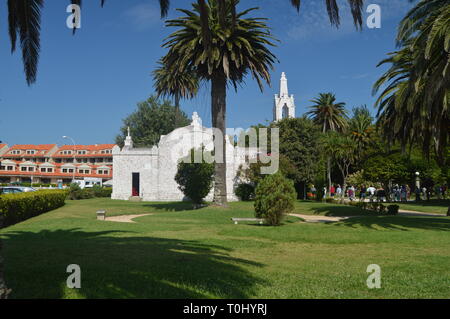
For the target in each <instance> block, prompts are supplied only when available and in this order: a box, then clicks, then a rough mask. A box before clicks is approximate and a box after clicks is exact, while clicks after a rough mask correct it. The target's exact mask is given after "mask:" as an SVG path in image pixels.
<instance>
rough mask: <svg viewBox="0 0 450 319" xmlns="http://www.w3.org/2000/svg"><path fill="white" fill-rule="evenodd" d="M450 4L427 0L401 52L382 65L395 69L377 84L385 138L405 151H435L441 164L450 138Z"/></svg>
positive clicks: (406, 25) (409, 21)
mask: <svg viewBox="0 0 450 319" xmlns="http://www.w3.org/2000/svg"><path fill="white" fill-rule="evenodd" d="M449 32H450V3H449V2H448V1H446V0H433V1H431V0H423V1H421V2H419V3H418V4H417V6H416V7H414V8H413V9H412V10H411V11H410V12H409V13H408V14H407V16H406V17H405V18H404V19H403V20H402V22H401V24H400V27H399V33H398V36H397V40H398V44H399V45H400V46H401V48H400V49H399V50H398V51H396V52H394V53H391V54H390V57H389V58H387V59H385V60H383V61H382V62H380V65H382V64H386V63H389V64H391V68H390V69H389V70H388V71H387V72H386V73H385V74H384V75H383V76H382V77H381V78H380V79H379V80H378V81H377V82H376V83H375V85H374V94H376V93H378V92H379V91H381V88H382V87H385V88H384V90H382V91H381V93H380V95H379V98H378V100H377V102H376V106H377V107H378V125H379V126H380V127H382V129H383V135H384V137H385V139H387V140H390V141H398V142H400V143H401V144H402V146H403V147H405V146H406V145H412V144H414V143H417V144H421V145H422V148H423V152H424V154H426V155H427V156H429V154H430V149H431V148H432V147H433V146H434V150H435V153H436V155H437V158H438V161H439V163H440V164H441V165H446V159H445V149H446V147H447V146H448V140H449V138H450V134H449V131H450V90H449V87H450V60H449V58H448V57H449V56H450V42H449V38H448V34H449ZM447 164H448V163H447Z"/></svg>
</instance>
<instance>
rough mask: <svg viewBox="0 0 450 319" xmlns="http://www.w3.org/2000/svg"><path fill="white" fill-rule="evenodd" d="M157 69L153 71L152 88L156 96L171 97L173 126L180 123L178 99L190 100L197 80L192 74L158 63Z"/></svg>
mask: <svg viewBox="0 0 450 319" xmlns="http://www.w3.org/2000/svg"><path fill="white" fill-rule="evenodd" d="M158 64H159V67H158V68H157V69H156V70H154V71H153V78H154V83H155V84H154V86H155V90H156V92H157V93H158V96H163V97H169V96H173V97H174V100H175V108H176V117H175V125H176V126H177V125H178V123H179V122H180V119H179V117H180V116H181V114H180V99H182V98H185V99H192V98H194V97H195V96H196V95H197V92H198V89H199V80H198V78H197V76H196V75H195V73H194V72H192V71H189V70H188V71H186V72H183V73H180V72H177V70H175V69H174V68H173V67H171V66H170V65H165V64H164V63H163V62H162V61H159V62H158Z"/></svg>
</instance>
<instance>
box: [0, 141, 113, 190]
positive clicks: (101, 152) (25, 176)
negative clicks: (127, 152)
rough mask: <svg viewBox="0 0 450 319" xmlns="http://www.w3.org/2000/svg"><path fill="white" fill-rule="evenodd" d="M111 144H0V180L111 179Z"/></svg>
mask: <svg viewBox="0 0 450 319" xmlns="http://www.w3.org/2000/svg"><path fill="white" fill-rule="evenodd" d="M114 146H115V144H98V145H97V144H96V145H75V146H74V145H65V146H62V147H58V146H57V145H56V144H45V145H14V146H12V147H8V145H6V144H0V183H2V184H3V183H14V182H21V183H40V184H57V183H58V182H62V183H63V184H70V183H71V182H72V180H73V179H84V178H86V177H90V178H101V179H102V180H103V181H104V182H105V181H107V180H110V179H112V171H113V166H112V162H113V161H112V149H113V147H114Z"/></svg>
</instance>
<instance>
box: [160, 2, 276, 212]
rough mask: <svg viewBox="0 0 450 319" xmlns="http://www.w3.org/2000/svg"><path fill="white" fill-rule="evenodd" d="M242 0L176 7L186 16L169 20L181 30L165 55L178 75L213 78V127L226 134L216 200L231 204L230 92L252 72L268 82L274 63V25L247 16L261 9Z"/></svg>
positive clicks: (217, 173) (217, 171) (168, 43)
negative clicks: (241, 4)
mask: <svg viewBox="0 0 450 319" xmlns="http://www.w3.org/2000/svg"><path fill="white" fill-rule="evenodd" d="M238 3H239V0H227V1H221V0H208V1H198V2H197V3H193V4H192V7H193V9H192V10H184V9H178V10H179V11H180V12H182V13H183V14H184V16H182V17H180V18H177V19H174V20H168V21H167V22H166V25H167V26H169V27H176V28H178V30H177V31H175V32H174V33H172V34H171V35H170V36H169V37H168V39H167V40H166V42H165V43H164V44H163V47H165V48H168V49H169V52H168V53H167V54H166V55H165V56H164V57H163V58H162V62H163V63H164V64H165V65H170V66H171V67H173V70H175V72H176V73H179V74H184V73H186V72H193V73H195V75H196V76H197V77H198V78H199V80H200V81H208V82H211V114H212V125H213V127H214V128H217V129H219V130H220V131H221V132H222V135H223V139H222V141H219V140H217V144H216V145H217V147H216V148H218V145H220V144H222V146H221V147H222V150H221V152H220V153H221V154H222V158H221V160H220V161H218V162H216V163H215V187H214V202H215V203H216V204H218V205H226V204H227V187H226V162H225V161H226V159H225V154H226V152H225V145H226V143H225V137H226V135H225V132H226V93H227V84H228V83H231V84H232V85H233V86H234V88H235V89H236V88H237V85H238V84H241V83H242V82H243V81H244V78H245V76H246V75H247V74H248V73H250V74H251V75H252V76H253V77H254V78H255V79H256V81H257V82H258V84H259V87H260V89H262V87H263V81H266V82H270V74H269V70H270V69H271V68H272V65H273V63H274V62H275V61H276V58H275V56H274V55H273V54H272V53H271V52H270V51H269V49H268V46H273V43H272V42H271V40H272V39H273V37H272V36H271V34H270V29H269V28H268V26H267V24H266V23H265V21H264V19H260V18H253V17H252V18H244V16H246V15H248V14H249V13H250V12H252V11H254V10H256V9H257V8H251V9H248V10H244V11H242V12H240V13H237V12H236V5H237V4H238Z"/></svg>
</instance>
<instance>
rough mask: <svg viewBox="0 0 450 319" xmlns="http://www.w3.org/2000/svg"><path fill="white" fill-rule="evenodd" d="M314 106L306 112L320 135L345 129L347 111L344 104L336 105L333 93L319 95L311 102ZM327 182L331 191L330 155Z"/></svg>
mask: <svg viewBox="0 0 450 319" xmlns="http://www.w3.org/2000/svg"><path fill="white" fill-rule="evenodd" d="M311 102H313V103H314V105H312V106H310V108H311V111H309V112H306V114H305V115H306V116H308V117H310V118H311V119H312V120H313V122H314V123H315V124H316V125H319V126H320V127H321V129H322V133H327V132H329V131H333V132H342V131H344V130H345V128H346V127H347V111H346V110H345V103H344V102H339V103H336V96H335V95H334V94H333V93H320V94H319V97H318V98H316V99H313V100H311ZM327 180H328V191H329V192H330V190H331V155H330V154H329V155H328V157H327Z"/></svg>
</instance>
